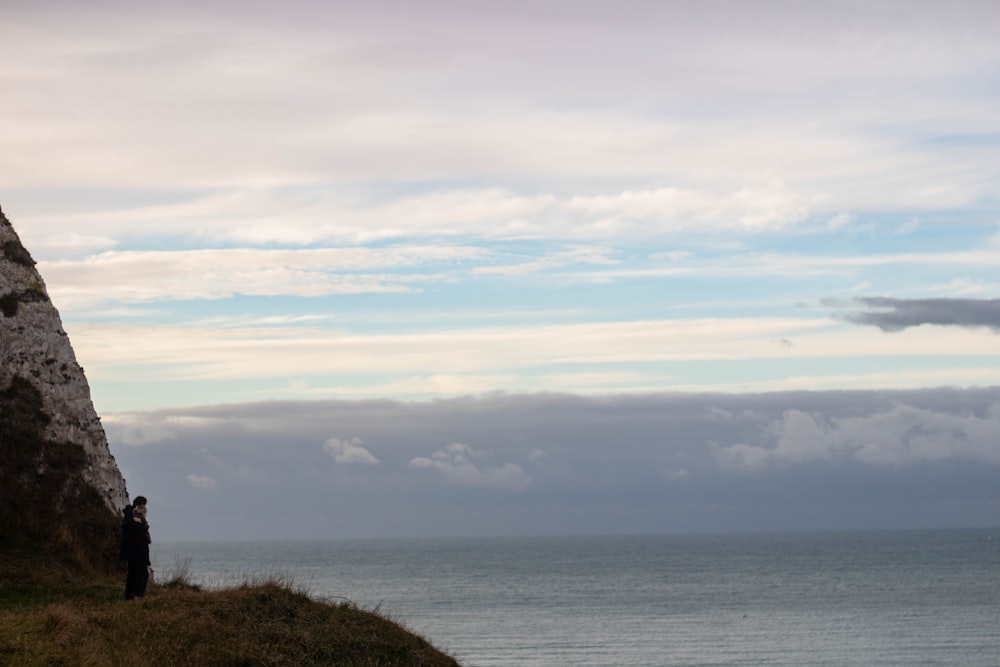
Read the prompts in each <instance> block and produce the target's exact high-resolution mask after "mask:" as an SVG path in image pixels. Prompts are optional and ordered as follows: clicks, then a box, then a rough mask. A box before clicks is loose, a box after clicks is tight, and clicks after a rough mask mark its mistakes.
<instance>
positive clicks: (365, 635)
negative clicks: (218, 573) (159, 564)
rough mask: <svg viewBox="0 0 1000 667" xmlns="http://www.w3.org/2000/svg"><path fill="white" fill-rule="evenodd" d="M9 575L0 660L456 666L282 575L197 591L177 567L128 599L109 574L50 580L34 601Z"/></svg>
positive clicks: (131, 666)
mask: <svg viewBox="0 0 1000 667" xmlns="http://www.w3.org/2000/svg"><path fill="white" fill-rule="evenodd" d="M0 555H2V554H0ZM7 571H8V573H9V570H7ZM51 575H52V573H51V572H50V573H49V575H47V576H48V577H49V578H50V579H51ZM57 578H58V577H57ZM9 584H10V581H9V580H6V581H5V580H4V579H3V572H2V571H0V585H2V586H3V588H2V589H0V664H3V665H24V666H25V667H34V666H36V665H37V666H41V665H49V666H51V665H67V666H69V665H73V666H76V665H80V666H95V667H97V666H101V667H103V666H105V665H107V666H118V665H120V666H122V667H146V666H149V667H153V666H159V665H205V666H209V667H210V666H213V665H226V666H230V665H231V666H245V667H256V666H261V667H263V666H265V665H267V666H279V665H289V666H291V665H296V666H298V665H342V666H344V667H362V666H365V667H375V666H385V667H388V666H397V665H398V666H402V665H426V666H428V667H437V666H441V667H444V666H449V667H457V665H458V663H457V662H456V661H455V660H453V659H452V658H450V657H449V656H447V655H445V654H443V653H441V652H440V651H438V650H437V649H435V648H434V647H433V646H431V645H430V644H429V643H427V642H426V641H425V640H424V639H423V638H421V637H419V636H417V635H415V634H413V633H411V632H409V631H407V630H406V629H404V628H402V627H401V626H399V625H398V624H396V623H393V622H392V621H390V620H388V619H386V618H384V617H382V616H380V615H379V614H377V613H375V612H372V611H366V610H363V609H359V608H357V607H356V606H355V605H353V604H351V603H341V604H328V603H324V602H319V601H316V600H313V599H312V598H310V597H309V596H308V595H306V594H305V593H303V592H301V591H296V590H294V589H293V588H292V587H291V586H290V585H289V584H287V583H286V582H281V581H257V582H253V583H247V584H245V585H243V586H239V587H237V588H232V589H228V590H223V591H202V590H199V589H198V588H197V587H196V586H192V585H191V584H190V583H188V582H187V581H186V580H185V579H184V577H183V576H176V577H174V578H173V579H170V580H169V581H166V582H165V583H163V584H161V585H158V586H155V587H153V589H152V590H150V591H149V593H148V594H147V596H146V598H144V599H142V600H134V601H130V602H126V601H125V600H124V599H122V591H121V588H122V586H121V584H122V582H120V581H118V580H117V579H116V578H115V579H112V578H105V579H102V580H100V581H97V582H89V583H87V584H83V585H81V584H80V583H79V582H75V583H74V582H72V581H64V582H62V583H55V584H54V583H53V582H52V581H51V580H50V581H49V585H48V586H47V587H42V588H40V589H37V590H36V592H37V593H38V597H37V598H36V601H34V602H31V601H26V600H25V599H24V595H23V591H22V592H21V593H19V594H17V595H14V596H10V595H8V594H9V593H10V590H11V589H10V587H9Z"/></svg>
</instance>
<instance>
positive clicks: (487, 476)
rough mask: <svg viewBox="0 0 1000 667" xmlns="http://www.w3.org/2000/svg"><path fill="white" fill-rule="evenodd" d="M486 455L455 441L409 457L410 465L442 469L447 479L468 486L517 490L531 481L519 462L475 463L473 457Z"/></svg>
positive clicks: (477, 457)
mask: <svg viewBox="0 0 1000 667" xmlns="http://www.w3.org/2000/svg"><path fill="white" fill-rule="evenodd" d="M485 456H486V454H485V453H484V452H480V451H476V450H474V449H472V448H471V447H469V446H468V445H466V444H463V443H458V442H456V443H452V444H450V445H448V446H447V447H445V448H444V449H439V450H437V451H435V452H434V453H433V454H431V456H430V458H428V457H426V456H418V457H416V458H414V459H412V460H411V461H410V465H411V466H412V467H414V468H421V469H434V470H439V471H441V473H443V474H444V476H445V478H446V479H448V481H450V482H454V483H456V484H463V485H467V486H485V487H491V488H498V489H507V490H512V491H517V490H521V489H523V488H525V487H526V486H528V484H530V483H531V477H529V476H528V474H527V473H526V472H525V471H524V469H523V468H522V467H521V466H519V465H517V464H516V463H505V464H503V465H501V466H500V467H483V468H481V467H480V466H478V465H476V464H475V463H473V459H480V458H483V457H485Z"/></svg>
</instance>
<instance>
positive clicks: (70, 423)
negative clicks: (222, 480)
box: [0, 211, 128, 565]
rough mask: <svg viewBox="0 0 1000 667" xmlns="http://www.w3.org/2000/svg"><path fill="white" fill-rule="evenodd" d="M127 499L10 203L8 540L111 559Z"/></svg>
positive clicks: (4, 444)
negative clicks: (17, 227) (19, 234)
mask: <svg viewBox="0 0 1000 667" xmlns="http://www.w3.org/2000/svg"><path fill="white" fill-rule="evenodd" d="M126 504H128V491H127V489H126V487H125V480H124V479H123V478H122V474H121V471H120V470H119V469H118V465H117V463H116V462H115V459H114V457H113V456H112V455H111V451H110V449H109V447H108V441H107V436H106V435H105V433H104V427H103V426H102V425H101V420H100V418H99V417H98V416H97V413H96V411H95V410H94V405H93V402H92V401H91V397H90V386H89V385H88V384H87V378H86V376H85V375H84V372H83V368H81V366H80V364H79V363H77V360H76V355H75V354H74V352H73V347H72V346H71V345H70V341H69V337H68V336H67V334H66V331H65V330H64V329H63V326H62V320H61V319H60V317H59V312H58V311H57V310H56V308H55V306H54V305H53V304H52V302H51V300H50V299H49V295H48V292H47V290H46V288H45V282H44V281H43V280H42V277H41V275H40V274H39V273H38V271H37V270H36V268H35V261H34V259H32V257H31V254H30V253H29V252H28V251H27V249H25V247H24V246H23V245H22V243H21V240H20V238H19V237H18V235H17V233H16V232H15V231H14V227H13V225H12V224H11V223H10V221H9V220H8V219H7V217H6V216H5V215H4V214H3V212H2V211H0V543H7V544H17V543H30V544H38V545H42V546H44V547H51V548H52V549H54V550H56V551H58V552H60V553H64V554H65V555H67V556H70V557H72V558H73V559H74V560H77V561H79V562H80V563H81V564H88V565H98V564H100V563H101V562H104V563H105V564H111V563H113V562H114V561H115V560H117V554H116V553H114V552H115V549H116V546H115V545H116V543H117V533H116V529H117V525H118V520H119V517H120V510H121V508H123V507H124V506H125V505H126Z"/></svg>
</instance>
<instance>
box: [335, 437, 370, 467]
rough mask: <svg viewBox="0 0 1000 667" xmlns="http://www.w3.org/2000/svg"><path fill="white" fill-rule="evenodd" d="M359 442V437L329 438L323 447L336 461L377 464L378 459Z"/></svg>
mask: <svg viewBox="0 0 1000 667" xmlns="http://www.w3.org/2000/svg"><path fill="white" fill-rule="evenodd" d="M361 442H362V441H361V439H360V438H351V439H350V440H340V439H339V438H330V439H329V440H327V441H326V442H325V443H324V444H323V449H325V450H326V451H328V452H329V453H330V455H331V456H333V460H334V461H336V462H337V463H353V464H360V465H378V464H379V463H380V461H379V460H378V459H377V458H375V457H374V456H373V455H372V453H371V452H369V451H368V450H367V449H365V448H364V447H362V446H361Z"/></svg>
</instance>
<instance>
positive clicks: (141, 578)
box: [135, 565, 149, 598]
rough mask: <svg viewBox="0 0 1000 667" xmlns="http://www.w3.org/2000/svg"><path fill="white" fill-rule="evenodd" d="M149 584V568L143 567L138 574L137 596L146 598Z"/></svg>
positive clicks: (136, 583)
mask: <svg viewBox="0 0 1000 667" xmlns="http://www.w3.org/2000/svg"><path fill="white" fill-rule="evenodd" d="M148 583H149V566H147V565H143V566H142V567H141V568H140V569H139V572H138V573H136V582H135V596H136V597H139V598H141V597H144V596H145V595H146V584H148Z"/></svg>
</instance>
